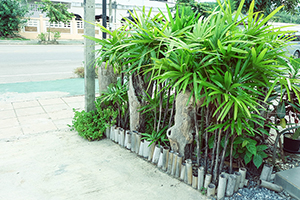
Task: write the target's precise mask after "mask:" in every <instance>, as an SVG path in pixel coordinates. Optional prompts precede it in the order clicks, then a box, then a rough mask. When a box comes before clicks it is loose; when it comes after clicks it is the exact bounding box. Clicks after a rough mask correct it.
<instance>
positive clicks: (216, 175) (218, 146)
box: [213, 129, 222, 184]
mask: <svg viewBox="0 0 300 200" xmlns="http://www.w3.org/2000/svg"><path fill="white" fill-rule="evenodd" d="M221 133H222V131H221V129H219V136H218V143H217V152H216V163H215V168H214V172H213V182H214V183H215V184H216V183H217V178H218V177H219V174H218V165H219V151H220V144H221Z"/></svg>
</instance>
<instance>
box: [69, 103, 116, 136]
mask: <svg viewBox="0 0 300 200" xmlns="http://www.w3.org/2000/svg"><path fill="white" fill-rule="evenodd" d="M96 108H97V111H90V112H86V111H84V110H83V111H76V110H75V109H73V111H74V117H73V120H72V125H68V126H69V127H71V130H76V131H77V132H78V134H79V135H80V136H81V137H83V138H85V139H87V140H89V141H94V140H100V139H102V137H103V133H104V132H105V130H106V128H107V127H109V126H110V124H111V123H113V124H114V123H115V120H114V119H115V118H116V116H117V112H116V111H113V110H112V107H110V106H109V107H106V108H102V107H100V106H99V105H98V104H97V103H96Z"/></svg>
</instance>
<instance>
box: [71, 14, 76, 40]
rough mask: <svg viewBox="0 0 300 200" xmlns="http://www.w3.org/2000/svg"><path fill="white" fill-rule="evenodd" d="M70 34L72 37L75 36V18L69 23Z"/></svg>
mask: <svg viewBox="0 0 300 200" xmlns="http://www.w3.org/2000/svg"><path fill="white" fill-rule="evenodd" d="M71 34H72V35H75V34H77V23H76V20H75V17H73V18H72V21H71ZM72 39H73V38H72Z"/></svg>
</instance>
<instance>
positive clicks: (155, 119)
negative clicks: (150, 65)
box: [153, 81, 158, 131]
mask: <svg viewBox="0 0 300 200" xmlns="http://www.w3.org/2000/svg"><path fill="white" fill-rule="evenodd" d="M157 88H158V85H157V81H156V84H155V91H154V98H156V95H157ZM156 123H157V112H156V106H155V108H154V126H153V130H154V131H155V130H156V127H157V126H156Z"/></svg>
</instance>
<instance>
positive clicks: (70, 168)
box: [0, 96, 206, 200]
mask: <svg viewBox="0 0 300 200" xmlns="http://www.w3.org/2000/svg"><path fill="white" fill-rule="evenodd" d="M83 107H84V96H72V97H60V98H54V99H35V100H30V101H15V102H0V160H1V162H0V188H1V189H0V200H11V199H14V200H18V199H20V200H21V199H22V200H41V199H43V200H48V199H53V200H60V199H61V200H65V199H71V200H77V199H78V200H81V199H88V200H94V199H103V200H106V199H114V200H115V199H122V200H124V199H125V200H126V199H128V200H129V199H130V200H132V199H206V198H205V197H204V196H203V195H201V193H200V192H198V191H196V190H195V189H193V188H192V187H190V186H188V185H186V184H184V183H182V182H180V181H178V180H177V179H174V178H172V177H170V176H168V175H167V174H165V173H163V172H161V171H159V170H158V169H157V168H156V167H155V166H154V165H152V164H150V163H148V162H147V161H145V160H143V159H141V158H139V157H138V156H137V155H136V154H134V153H131V152H130V151H128V150H126V149H124V148H122V147H120V146H119V145H117V144H115V143H113V142H112V141H110V140H108V139H104V140H101V141H97V142H88V141H87V140H84V139H82V138H81V137H79V136H78V134H77V133H76V132H74V131H73V132H72V131H69V128H68V126H67V124H70V123H71V122H72V117H73V111H72V109H73V108H76V109H77V110H82V109H83Z"/></svg>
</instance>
